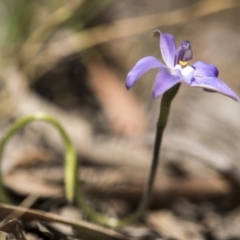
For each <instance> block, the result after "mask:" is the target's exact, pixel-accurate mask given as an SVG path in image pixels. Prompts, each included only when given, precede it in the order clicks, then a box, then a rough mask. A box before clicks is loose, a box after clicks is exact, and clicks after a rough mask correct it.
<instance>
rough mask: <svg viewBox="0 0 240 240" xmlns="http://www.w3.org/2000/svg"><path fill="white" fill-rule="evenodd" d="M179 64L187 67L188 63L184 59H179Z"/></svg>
mask: <svg viewBox="0 0 240 240" xmlns="http://www.w3.org/2000/svg"><path fill="white" fill-rule="evenodd" d="M179 64H180V66H181V67H186V65H187V62H184V61H181V60H180V61H179Z"/></svg>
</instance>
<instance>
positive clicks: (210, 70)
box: [192, 61, 218, 77]
mask: <svg viewBox="0 0 240 240" xmlns="http://www.w3.org/2000/svg"><path fill="white" fill-rule="evenodd" d="M192 66H193V67H194V68H195V73H194V76H196V77H217V76H218V70H217V68H216V67H215V66H214V65H211V64H208V63H205V62H201V61H199V62H196V63H194V64H193V65H192Z"/></svg>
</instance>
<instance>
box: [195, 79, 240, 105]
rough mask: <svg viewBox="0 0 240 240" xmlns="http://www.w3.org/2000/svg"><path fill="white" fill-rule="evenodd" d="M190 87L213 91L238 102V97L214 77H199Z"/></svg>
mask: <svg viewBox="0 0 240 240" xmlns="http://www.w3.org/2000/svg"><path fill="white" fill-rule="evenodd" d="M191 86H192V87H201V88H203V89H206V90H207V91H213V92H218V93H221V94H223V95H225V96H228V97H230V98H232V99H234V100H236V101H239V98H238V96H237V95H236V93H235V92H233V90H232V89H231V88H229V87H228V86H227V85H226V84H225V83H224V82H222V81H221V80H220V79H218V78H216V77H203V78H202V77H199V78H195V79H194V80H193V82H192V83H191Z"/></svg>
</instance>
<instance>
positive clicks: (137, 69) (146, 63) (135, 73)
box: [126, 56, 166, 89]
mask: <svg viewBox="0 0 240 240" xmlns="http://www.w3.org/2000/svg"><path fill="white" fill-rule="evenodd" d="M160 67H162V68H165V67H166V66H165V65H164V64H163V63H161V62H160V61H159V60H158V59H157V58H155V57H152V56H149V57H145V58H142V59H140V60H139V61H138V62H137V63H136V65H135V66H134V67H133V68H132V69H131V71H130V72H129V73H128V75H127V79H126V88H127V89H130V88H131V87H132V86H133V85H134V83H135V82H136V81H137V80H138V79H139V78H140V77H141V76H142V75H143V74H144V73H146V72H147V71H149V70H150V69H153V68H160Z"/></svg>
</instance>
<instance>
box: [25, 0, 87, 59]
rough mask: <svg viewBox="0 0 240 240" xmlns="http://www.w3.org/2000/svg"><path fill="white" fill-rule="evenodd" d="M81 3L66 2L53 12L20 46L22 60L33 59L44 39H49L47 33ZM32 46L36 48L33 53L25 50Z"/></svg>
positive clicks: (82, 1) (79, 0) (81, 0)
mask: <svg viewBox="0 0 240 240" xmlns="http://www.w3.org/2000/svg"><path fill="white" fill-rule="evenodd" d="M83 3H84V0H77V1H70V2H67V3H66V4H65V5H63V6H62V7H60V8H59V9H57V10H56V11H55V12H53V13H52V14H51V15H50V16H49V18H47V19H46V20H45V21H44V22H43V23H42V24H40V25H39V26H38V27H37V28H36V29H35V30H34V31H33V32H32V34H31V35H30V36H29V38H28V39H27V41H26V42H25V43H24V45H23V46H22V50H21V51H22V52H23V53H24V54H23V56H24V58H26V59H28V60H29V59H30V58H32V57H34V55H35V54H36V53H37V52H38V51H39V50H40V49H41V47H42V45H43V43H44V42H45V41H46V38H47V37H49V33H51V32H52V31H53V30H54V29H55V28H56V27H58V26H59V25H60V24H62V23H63V22H65V21H66V20H67V19H68V18H70V17H71V16H72V14H73V13H74V12H75V11H76V9H78V8H79V7H80V6H81V5H82V4H83ZM32 44H35V46H36V48H35V49H34V51H33V52H29V51H28V50H27V49H28V46H29V45H32Z"/></svg>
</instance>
